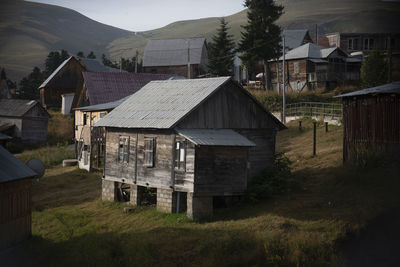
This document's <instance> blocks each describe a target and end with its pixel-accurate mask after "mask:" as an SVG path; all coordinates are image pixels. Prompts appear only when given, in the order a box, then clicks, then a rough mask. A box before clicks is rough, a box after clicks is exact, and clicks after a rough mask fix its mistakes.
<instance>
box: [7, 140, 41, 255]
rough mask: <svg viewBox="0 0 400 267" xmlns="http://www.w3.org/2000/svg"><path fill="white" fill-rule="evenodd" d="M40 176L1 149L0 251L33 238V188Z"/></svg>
mask: <svg viewBox="0 0 400 267" xmlns="http://www.w3.org/2000/svg"><path fill="white" fill-rule="evenodd" d="M35 176H36V173H35V172H34V171H33V170H31V169H30V168H29V167H28V166H26V165H25V164H24V163H22V161H20V160H19V159H17V158H16V157H14V156H13V155H12V154H11V153H9V152H8V151H7V150H5V149H4V148H3V147H1V146H0V250H2V249H5V248H8V247H10V246H12V245H15V244H17V243H19V242H21V241H23V240H25V239H27V238H28V237H29V236H30V235H31V222H32V217H31V206H32V204H31V201H32V200H31V199H32V196H31V187H32V180H31V179H32V178H34V177H35Z"/></svg>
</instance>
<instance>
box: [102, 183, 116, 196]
mask: <svg viewBox="0 0 400 267" xmlns="http://www.w3.org/2000/svg"><path fill="white" fill-rule="evenodd" d="M101 199H102V200H106V201H115V200H116V192H115V182H113V181H108V180H105V179H103V182H102V190H101Z"/></svg>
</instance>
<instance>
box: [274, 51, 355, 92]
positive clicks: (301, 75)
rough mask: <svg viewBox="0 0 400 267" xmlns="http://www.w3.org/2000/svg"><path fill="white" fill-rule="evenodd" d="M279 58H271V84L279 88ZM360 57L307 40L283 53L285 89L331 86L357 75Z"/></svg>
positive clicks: (298, 89) (301, 89)
mask: <svg viewBox="0 0 400 267" xmlns="http://www.w3.org/2000/svg"><path fill="white" fill-rule="evenodd" d="M282 60H283V57H281V58H280V59H279V61H276V60H271V61H270V64H269V67H270V69H271V77H272V85H273V88H274V89H275V90H281V85H282ZM360 67H361V59H359V58H353V57H349V56H348V54H347V53H345V52H344V51H342V50H341V49H340V48H337V47H333V48H326V47H322V46H317V45H315V44H313V43H307V44H304V45H302V46H300V47H297V48H295V49H293V50H290V51H289V52H287V53H286V55H285V76H286V83H287V85H288V86H287V87H288V90H289V91H294V92H301V91H303V90H316V89H331V88H334V87H336V86H337V85H339V84H343V83H344V82H346V81H357V80H359V78H360Z"/></svg>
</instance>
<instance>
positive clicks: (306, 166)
mask: <svg viewBox="0 0 400 267" xmlns="http://www.w3.org/2000/svg"><path fill="white" fill-rule="evenodd" d="M342 130H343V129H342V127H340V126H330V131H329V132H328V133H325V132H324V127H323V126H322V124H320V125H319V128H318V131H317V140H318V143H317V155H316V156H312V146H311V144H312V122H311V120H304V121H303V131H301V132H300V131H298V129H297V123H296V122H292V123H290V124H289V129H288V130H285V131H282V132H280V133H279V135H278V138H277V150H278V151H279V152H286V155H287V156H288V157H289V158H290V159H291V161H292V162H293V163H292V172H293V179H296V180H297V181H298V182H299V184H300V187H299V188H298V189H296V190H292V191H289V192H287V193H285V194H283V195H281V196H275V197H273V198H272V199H269V200H266V201H261V202H259V203H256V204H253V203H252V204H246V203H242V204H240V205H238V206H235V207H231V208H226V209H218V210H216V211H215V213H214V216H213V218H210V219H209V220H205V221H200V222H195V221H192V220H190V219H188V218H187V217H186V216H185V215H184V214H165V213H160V212H158V211H156V209H155V207H154V206H148V207H136V208H135V209H134V211H133V212H131V213H125V212H124V211H123V208H124V207H125V206H126V205H125V204H120V203H111V202H102V201H101V200H99V197H100V193H101V173H100V172H94V173H87V172H86V171H81V170H77V169H75V168H74V167H68V168H60V167H54V168H50V169H48V170H47V172H46V175H45V176H44V178H42V179H41V180H40V181H34V182H33V217H32V231H33V238H32V239H31V240H30V241H29V242H27V243H25V245H26V249H27V250H28V251H30V252H32V254H33V255H36V256H37V257H38V258H39V260H40V261H41V262H42V263H43V264H47V265H57V266H71V265H75V266H83V265H84V266H98V265H100V266H112V265H139V266H155V265H162V266H176V265H183V266H187V265H195V266H216V265H220V266H265V265H267V266H325V265H333V266H340V265H341V264H342V258H341V255H342V250H341V249H342V244H343V242H344V241H345V240H346V239H347V238H348V237H349V236H350V235H351V234H353V233H357V232H358V231H360V230H361V229H362V228H363V227H364V226H365V225H366V224H367V223H368V221H369V220H371V219H372V218H374V217H375V216H377V215H378V214H380V213H381V212H383V211H385V210H388V209H390V208H391V207H393V206H395V205H398V204H399V202H400V200H399V198H398V195H399V193H400V182H399V179H398V175H399V173H400V171H399V167H398V166H395V165H391V164H389V163H385V164H384V165H367V166H366V167H364V168H354V167H348V166H342V160H341V155H342V151H341V147H342ZM60 259H62V260H60Z"/></svg>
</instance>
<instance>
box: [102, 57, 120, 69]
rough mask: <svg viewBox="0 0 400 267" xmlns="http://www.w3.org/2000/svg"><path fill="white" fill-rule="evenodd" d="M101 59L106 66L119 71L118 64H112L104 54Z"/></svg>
mask: <svg viewBox="0 0 400 267" xmlns="http://www.w3.org/2000/svg"><path fill="white" fill-rule="evenodd" d="M101 59H102V62H103V65H104V66H108V67H111V68H116V69H119V65H118V64H117V63H114V62H112V61H111V60H109V59H108V58H107V57H106V55H105V54H102V55H101Z"/></svg>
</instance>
